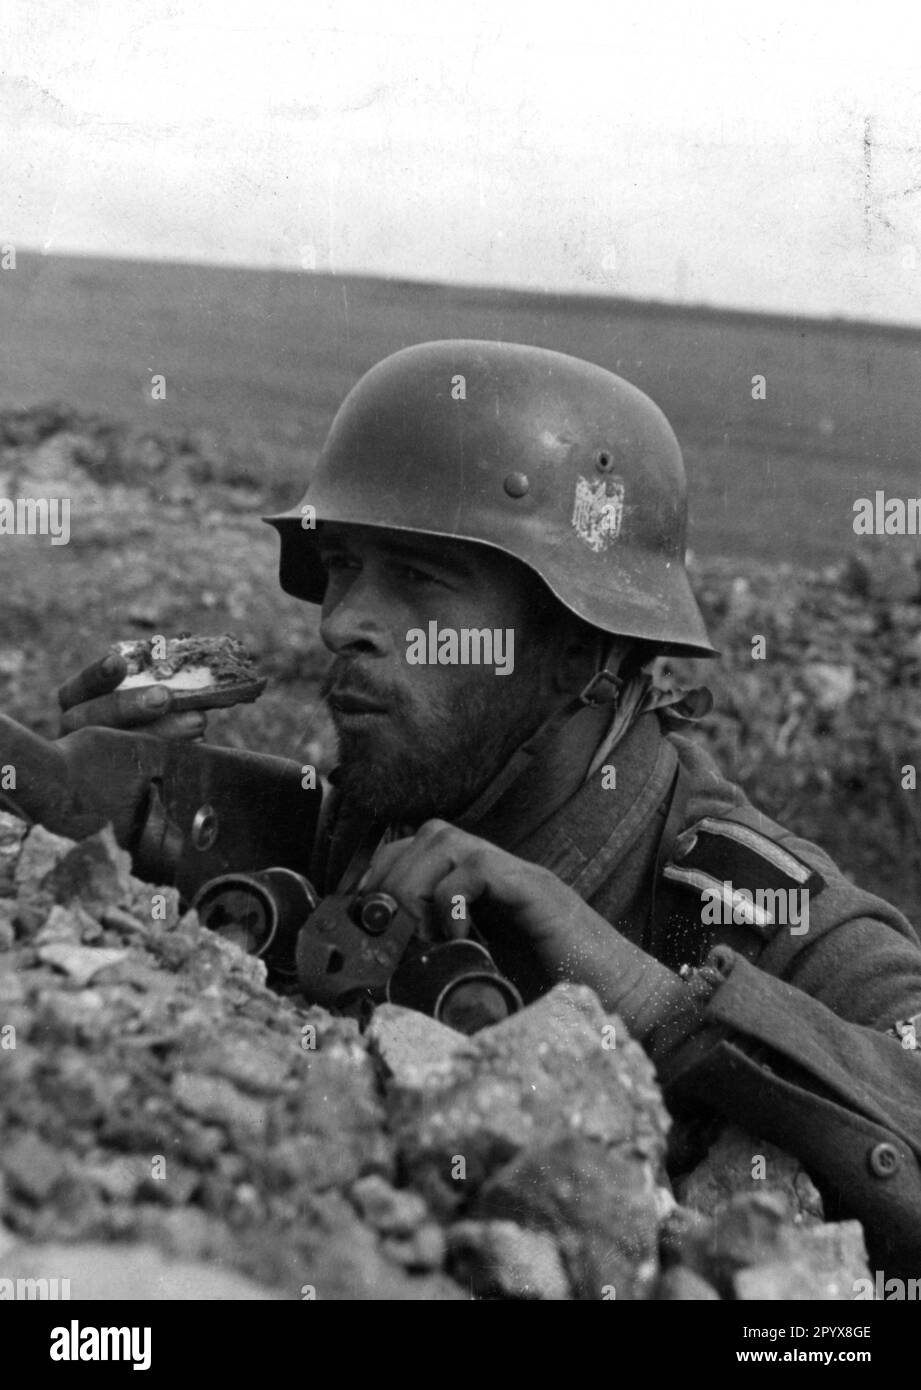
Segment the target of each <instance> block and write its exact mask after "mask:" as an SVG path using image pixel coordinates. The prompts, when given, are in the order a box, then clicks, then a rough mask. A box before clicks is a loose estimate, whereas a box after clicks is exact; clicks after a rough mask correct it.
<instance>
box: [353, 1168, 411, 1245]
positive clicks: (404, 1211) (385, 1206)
mask: <svg viewBox="0 0 921 1390" xmlns="http://www.w3.org/2000/svg"><path fill="white" fill-rule="evenodd" d="M349 1195H350V1196H351V1199H352V1201H353V1202H354V1204H355V1206H356V1207H357V1208H358V1211H359V1213H360V1214H361V1216H362V1218H363V1219H364V1220H365V1221H366V1222H367V1223H368V1225H369V1226H373V1227H374V1229H375V1230H376V1231H379V1232H380V1233H381V1234H382V1235H390V1236H408V1235H411V1234H412V1233H413V1231H416V1230H418V1228H419V1227H420V1226H421V1225H422V1224H423V1222H424V1221H426V1219H427V1218H428V1214H429V1213H428V1207H427V1206H426V1203H425V1201H424V1200H423V1199H422V1198H421V1197H420V1196H419V1195H418V1193H416V1192H401V1191H399V1190H398V1189H397V1188H395V1187H391V1185H390V1183H389V1182H388V1181H387V1180H386V1178H383V1177H381V1175H380V1174H379V1173H369V1174H368V1175H367V1176H366V1177H363V1178H359V1180H358V1181H357V1182H356V1183H354V1184H353V1186H352V1189H351V1192H350V1194H349Z"/></svg>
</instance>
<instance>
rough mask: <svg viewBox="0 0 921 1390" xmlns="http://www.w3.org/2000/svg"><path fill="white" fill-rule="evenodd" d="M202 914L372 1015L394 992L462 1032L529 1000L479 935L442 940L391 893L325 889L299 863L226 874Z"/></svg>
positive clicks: (331, 1005) (345, 1005) (321, 1000)
mask: <svg viewBox="0 0 921 1390" xmlns="http://www.w3.org/2000/svg"><path fill="white" fill-rule="evenodd" d="M192 906H193V907H194V908H195V910H196V911H197V913H198V915H199V918H200V919H201V921H202V923H203V924H204V925H205V926H206V927H209V928H210V929H211V930H212V931H216V932H217V933H218V934H219V935H220V936H223V937H225V938H226V939H227V940H230V941H235V942H236V943H237V944H238V945H240V946H242V947H243V949H244V950H246V951H249V952H250V953H251V954H253V955H256V956H260V957H262V959H264V960H265V963H266V965H267V967H268V968H269V970H271V971H273V972H275V973H276V974H277V975H278V976H280V977H282V978H284V979H288V980H293V979H297V981H298V983H299V985H300V988H301V991H302V993H303V995H304V997H305V999H306V1000H307V1001H308V1003H311V1004H322V1005H323V1006H324V1007H325V1008H328V1009H335V1010H336V1011H338V1012H340V1013H348V1014H353V1015H356V1016H358V1017H365V1016H367V1014H368V1012H369V1011H370V1009H371V1008H372V1007H373V1006H374V1005H375V1004H379V1003H382V1002H384V1001H389V1002H391V1003H394V1004H402V1005H403V1006H404V1007H406V1008H410V1009H418V1010H420V1011H421V1012H422V1013H427V1014H430V1015H431V1016H432V1017H433V1018H436V1019H438V1020H439V1021H440V1022H442V1023H445V1024H446V1025H447V1026H448V1027H450V1028H455V1029H457V1030H458V1031H459V1032H462V1033H475V1032H477V1030H478V1029H480V1028H485V1027H488V1026H489V1025H490V1024H493V1023H499V1022H501V1020H502V1019H503V1018H507V1017H508V1016H509V1015H510V1014H513V1013H515V1012H517V1010H518V1009H520V1008H521V1007H522V1003H521V996H520V995H519V993H518V990H517V989H516V988H515V986H514V985H513V984H512V983H511V981H509V980H507V979H506V978H505V977H504V976H503V975H501V974H500V973H499V970H498V968H497V967H496V964H495V962H494V960H493V959H492V956H491V955H490V954H489V951H488V950H487V949H486V947H485V946H484V945H483V944H482V942H480V941H477V940H471V939H470V938H465V939H464V940H459V941H458V940H454V941H437V940H431V939H429V933H428V932H423V931H420V927H422V926H423V924H420V923H419V922H417V921H416V920H415V919H414V918H412V917H410V916H409V914H408V913H406V912H404V911H403V909H402V908H401V907H400V905H399V903H398V902H397V901H396V899H395V898H393V897H391V896H390V895H389V894H388V893H378V892H371V893H361V894H355V895H351V894H333V895H331V896H329V897H326V898H320V896H319V895H318V893H317V892H316V890H315V889H314V887H313V885H312V884H311V883H310V881H309V880H308V879H306V878H304V877H303V876H302V875H301V874H297V873H294V871H293V870H291V869H265V870H263V871H262V872H260V873H253V874H222V875H221V877H220V878H214V879H211V880H210V882H208V883H206V884H205V885H204V886H203V887H202V888H201V889H200V890H199V892H198V893H197V894H196V896H195V899H194V901H193V903H192Z"/></svg>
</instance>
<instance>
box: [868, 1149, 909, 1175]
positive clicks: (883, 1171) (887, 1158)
mask: <svg viewBox="0 0 921 1390" xmlns="http://www.w3.org/2000/svg"><path fill="white" fill-rule="evenodd" d="M901 1163H902V1160H901V1158H900V1157H899V1151H898V1149H897V1148H896V1147H895V1145H894V1144H874V1146H873V1148H872V1149H871V1150H870V1172H871V1173H873V1174H875V1176H876V1177H878V1178H891V1177H892V1174H893V1173H894V1172H896V1170H897V1169H898V1168H899V1167H900V1166H901Z"/></svg>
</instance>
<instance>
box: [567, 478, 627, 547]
mask: <svg viewBox="0 0 921 1390" xmlns="http://www.w3.org/2000/svg"><path fill="white" fill-rule="evenodd" d="M623 517H624V483H623V479H622V478H611V477H608V478H599V479H597V480H596V481H595V482H591V481H589V479H588V478H586V477H584V476H581V477H579V478H578V480H577V481H576V494H575V500H574V502H573V509H572V524H573V529H574V530H575V533H576V535H577V536H578V537H579V539H580V540H582V541H584V542H585V544H586V545H587V546H588V547H589V549H590V550H594V551H596V552H600V551H602V550H606V549H607V548H608V546H609V545H610V544H611V542H612V541H615V540H617V537H618V536H619V535H620V527H621V522H622V521H623Z"/></svg>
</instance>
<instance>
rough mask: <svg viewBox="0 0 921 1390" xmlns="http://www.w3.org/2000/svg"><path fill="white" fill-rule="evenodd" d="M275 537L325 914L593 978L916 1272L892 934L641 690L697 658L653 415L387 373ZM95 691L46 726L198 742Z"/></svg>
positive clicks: (532, 986)
mask: <svg viewBox="0 0 921 1390" xmlns="http://www.w3.org/2000/svg"><path fill="white" fill-rule="evenodd" d="M270 520H271V522H272V524H273V525H274V526H275V527H276V528H277V529H278V531H279V533H280V535H281V584H282V587H283V588H284V589H285V590H286V591H287V592H288V593H289V594H293V595H294V596H295V597H297V598H299V599H303V600H306V601H307V602H310V603H317V604H322V626H321V634H322V637H323V641H324V642H325V644H326V645H327V647H328V648H329V649H330V651H331V652H332V653H333V658H334V659H333V662H332V665H331V668H330V671H329V674H328V677H327V679H326V682H325V685H324V695H325V697H326V699H327V701H328V704H329V707H330V709H331V712H332V717H333V720H334V723H335V726H336V729H337V732H338V735H339V740H340V749H339V752H340V761H339V767H338V769H337V771H336V773H335V774H334V775H333V776H332V777H331V779H330V780H331V783H332V786H331V789H330V792H329V795H328V797H327V798H326V801H325V803H324V810H323V818H322V825H321V828H320V831H319V833H318V834H317V835H316V837H315V843H314V846H313V853H312V864H311V877H312V878H313V880H314V881H315V882H316V883H317V884H318V885H319V887H320V888H321V890H323V891H331V890H332V889H334V888H336V886H337V885H339V884H341V883H342V882H343V879H344V876H350V881H352V882H355V883H358V884H360V885H361V886H362V887H363V888H365V889H380V890H382V891H386V892H388V893H390V894H392V895H393V896H394V897H395V898H396V899H397V900H398V902H399V903H401V904H402V905H403V906H404V907H405V908H407V909H408V910H410V911H412V912H418V911H420V910H421V909H422V907H423V906H431V905H432V904H434V905H435V908H436V910H437V911H440V913H441V914H442V917H443V919H444V921H445V922H446V923H448V922H449V920H451V919H452V913H451V911H450V909H451V908H452V905H456V904H457V903H458V902H461V903H463V904H465V905H469V907H470V910H471V914H472V915H474V916H475V917H476V920H477V922H478V924H479V925H480V926H481V927H482V928H484V932H485V935H486V936H487V938H488V941H489V944H490V947H491V949H492V951H493V954H494V955H495V957H496V959H497V962H498V964H499V966H500V967H501V968H502V969H503V970H504V971H505V973H506V974H507V975H508V976H509V977H510V978H511V979H512V980H513V981H514V982H515V983H516V984H517V985H518V987H519V988H520V990H521V992H522V993H523V995H524V996H525V998H526V999H527V998H533V997H534V995H535V994H537V993H539V992H540V991H541V990H544V989H546V988H548V987H549V986H550V985H551V984H552V983H553V982H555V981H558V980H561V979H568V980H575V981H579V982H582V983H584V984H587V985H590V986H591V987H592V988H593V989H594V990H596V991H597V993H598V995H599V996H600V998H601V1001H602V1003H603V1005H604V1006H605V1008H606V1009H608V1010H610V1011H611V1012H616V1013H618V1014H619V1015H620V1016H621V1017H622V1018H623V1019H624V1021H625V1023H626V1025H627V1027H628V1029H629V1030H630V1032H631V1033H632V1034H633V1036H634V1037H636V1038H637V1039H638V1040H639V1041H640V1042H641V1043H642V1044H643V1045H644V1047H645V1048H646V1049H647V1051H648V1052H649V1054H650V1055H651V1057H652V1058H653V1059H654V1061H655V1062H656V1064H657V1067H658V1070H659V1075H660V1078H661V1081H662V1083H663V1086H664V1089H665V1095H666V1099H667V1101H668V1103H669V1106H670V1108H671V1109H672V1110H673V1112H675V1113H677V1114H679V1115H682V1114H694V1113H700V1112H702V1111H706V1112H707V1113H710V1114H712V1113H714V1112H716V1113H717V1114H718V1115H720V1116H723V1117H726V1118H729V1119H731V1120H733V1121H735V1122H737V1123H739V1124H741V1125H743V1126H745V1127H746V1128H748V1129H749V1130H751V1131H753V1132H755V1133H756V1134H758V1135H761V1136H763V1137H764V1138H765V1139H767V1140H769V1141H773V1142H775V1143H777V1144H778V1145H780V1146H781V1147H783V1148H785V1149H787V1150H789V1151H791V1152H792V1153H794V1154H796V1155H797V1156H798V1157H799V1158H800V1160H801V1161H802V1162H803V1164H804V1165H805V1166H806V1167H807V1168H808V1169H809V1171H810V1172H811V1173H812V1174H813V1175H814V1176H815V1178H816V1180H817V1181H818V1182H819V1184H820V1186H821V1188H822V1190H823V1192H824V1195H825V1197H826V1201H827V1204H828V1209H829V1211H830V1213H831V1214H834V1215H838V1216H843V1215H853V1216H857V1217H859V1218H860V1219H861V1220H862V1221H863V1222H864V1225H865V1228H866V1231H867V1234H868V1239H869V1242H870V1248H871V1252H872V1256H873V1259H874V1260H875V1261H876V1262H877V1263H878V1265H879V1266H880V1267H882V1268H884V1269H885V1270H886V1271H887V1272H892V1273H896V1272H897V1271H899V1270H903V1271H908V1272H909V1273H911V1274H917V1272H918V1270H919V1267H921V1266H919V1262H921V1169H919V1158H921V1084H919V1083H921V1057H919V1055H918V1053H917V1050H916V1037H915V1026H914V1022H913V1020H914V1021H915V1022H921V1018H919V1012H921V949H919V943H918V939H917V937H916V935H915V933H914V931H913V929H912V927H911V926H910V925H909V923H908V922H907V921H906V920H905V919H904V918H903V917H902V916H901V915H900V914H899V913H898V912H897V911H895V910H894V909H893V908H892V907H890V906H889V905H887V904H886V903H885V902H883V901H882V900H880V899H879V898H876V897H874V896H872V895H870V894H869V893H865V892H862V891H861V890H859V889H858V888H856V887H854V886H853V885H852V884H851V883H850V882H849V881H848V880H847V879H845V877H844V876H843V875H842V873H841V872H840V871H839V870H838V869H837V868H836V867H835V865H834V864H833V863H832V862H831V860H830V859H829V858H828V857H827V855H826V854H824V853H823V851H822V850H821V849H819V848H817V847H816V846H815V845H813V844H810V843H809V842H807V841H805V840H802V839H799V838H798V837H797V836H795V835H793V834H791V833H790V832H789V831H787V830H785V829H784V828H782V827H781V826H780V825H778V824H776V823H775V822H773V821H772V820H770V819H768V818H767V817H766V816H764V815H762V814H760V813H759V812H758V811H757V810H756V809H755V808H754V807H753V806H752V805H751V803H750V802H749V801H748V799H747V798H746V797H745V796H744V794H743V793H742V792H741V791H740V789H739V788H738V787H736V786H734V785H733V784H732V783H730V782H729V781H727V780H726V779H725V778H724V777H723V776H722V775H721V773H720V772H719V770H718V769H717V767H716V765H715V764H714V762H713V761H712V759H711V758H710V757H709V755H708V754H707V753H706V752H705V751H704V750H703V748H702V747H701V746H700V744H699V743H697V742H694V741H692V740H690V739H689V738H688V737H687V736H686V734H683V733H682V732H681V726H682V724H684V723H686V721H687V720H688V719H689V718H692V717H693V716H694V715H695V713H697V712H699V711H700V709H701V708H702V705H701V701H700V697H697V696H694V695H693V694H692V695H690V696H688V695H685V696H684V697H683V698H682V697H679V696H672V697H667V696H664V695H662V694H661V693H657V692H656V691H655V690H654V689H653V687H652V685H651V682H650V680H649V677H648V675H647V674H645V673H644V669H643V668H644V667H645V666H647V665H648V663H649V660H650V658H651V657H653V656H654V655H657V654H660V653H674V654H683V655H691V656H702V657H709V656H712V655H714V654H715V653H714V652H713V648H712V647H711V645H710V642H709V640H708V637H707V633H706V630H705V626H704V623H703V620H702V618H701V615H700V613H699V611H698V608H697V605H696V603H695V600H694V598H693V596H692V593H691V590H690V586H689V583H688V579H687V576H686V573H685V569H684V546H685V522H686V505H685V479H684V471H683V465H682V460H681V454H680V450H679V447H678V443H677V441H676V439H675V436H674V434H673V433H672V430H671V428H670V426H669V424H668V422H667V421H666V419H665V417H664V416H663V415H662V413H661V412H660V411H659V409H658V408H657V407H656V406H655V405H654V404H653V402H652V401H651V400H649V399H648V398H647V397H646V396H645V395H643V394H642V392H640V391H638V390H637V389H635V388H634V387H633V386H631V385H629V384H628V383H627V382H625V381H623V380H621V379H620V378H618V377H616V376H614V375H612V374H611V373H610V372H607V371H605V370H603V369H601V368H600V367H597V366H593V365H590V364H589V363H586V362H582V361H579V360H577V359H575V358H572V357H567V356H563V355H561V354H558V353H554V352H549V351H544V350H542V349H538V348H533V347H520V346H514V345H510V344H502V343H488V342H464V341H458V342H441V343H430V344H423V345H420V346H416V347H412V348H408V349H406V350H404V351H402V352H398V353H396V354H395V355H394V356H392V357H389V358H387V359H386V360H385V361H384V362H382V363H380V364H379V365H378V366H376V367H375V368H374V369H373V370H372V371H370V372H369V373H368V374H367V375H366V376H364V377H363V378H362V379H361V381H359V383H358V384H357V385H356V386H355V388H354V389H353V390H352V392H351V393H350V395H349V396H348V397H347V399H346V401H345V402H344V404H343V405H342V407H341V409H340V411H339V413H338V414H337V416H336V419H335V421H334V423H333V425H332V428H331V431H330V434H329V437H328V440H327V442H326V445H325V448H324V450H323V453H322V456H321V458H320V461H319V464H318V466H317V468H316V471H315V473H314V475H313V477H312V479H311V482H310V486H309V488H308V491H307V495H306V498H305V500H304V503H303V504H301V505H300V506H298V507H295V508H294V509H293V510H292V511H291V512H289V513H286V514H284V515H282V516H277V517H273V518H270ZM463 632H467V633H468V634H469V633H473V634H476V635H477V636H476V637H475V638H474V639H473V640H474V641H475V642H478V643H479V644H480V645H479V647H478V648H476V652H477V655H479V656H482V655H483V653H484V652H485V651H486V646H485V636H484V634H495V635H502V634H504V635H505V637H506V639H508V640H507V643H506V649H505V650H506V652H507V653H508V652H512V651H513V653H514V659H513V662H511V663H510V662H508V661H507V662H506V669H505V671H504V673H500V672H499V671H498V669H497V667H496V663H495V662H494V663H493V665H492V666H490V665H489V664H488V663H487V662H485V661H484V660H482V659H481V660H477V659H476V656H472V655H471V653H472V652H473V651H474V647H473V646H472V645H471V643H470V642H468V645H467V648H466V650H467V653H468V657H469V658H470V659H468V661H467V662H466V663H462V662H460V661H458V660H457V654H458V652H460V651H461V650H462V648H461V647H460V646H459V645H458V634H462V633H463ZM419 634H422V635H423V636H428V637H430V638H431V640H430V641H429V642H428V645H427V647H425V644H423V649H420V648H419V646H418V643H419V640H420V638H419ZM452 635H453V637H452ZM412 642H415V643H416V644H417V645H416V648H415V651H416V658H417V659H416V660H414V661H409V660H407V655H408V652H409V650H410V645H411V643H412ZM509 643H510V644H511V645H509ZM420 650H422V656H421V657H420ZM452 656H453V657H454V661H455V663H456V664H452ZM120 674H121V673H120V671H119V670H118V668H117V665H116V668H115V670H114V672H111V673H110V674H109V675H104V674H102V673H101V669H100V666H99V664H97V665H96V666H94V667H93V668H90V670H89V671H88V672H85V673H83V675H82V676H81V677H78V678H77V679H76V680H75V681H72V682H70V683H69V685H68V686H67V687H66V689H65V690H64V692H63V695H62V703H63V705H64V707H65V715H64V729H65V731H67V730H74V729H77V728H80V727H82V726H84V725H88V724H113V725H121V726H123V727H124V726H125V725H131V724H135V723H141V722H144V721H145V720H146V721H148V722H147V728H148V729H153V730H159V731H160V732H162V733H163V734H164V735H168V736H172V737H188V736H195V735H196V734H198V733H200V729H201V725H200V721H199V716H196V715H192V716H172V717H171V716H169V715H167V717H166V719H159V718H158V722H157V723H150V722H149V720H150V718H151V715H152V713H153V712H151V711H147V712H146V713H145V712H144V711H143V710H142V708H141V707H140V705H139V704H138V702H137V701H138V699H139V698H140V697H137V696H136V695H134V694H133V693H132V694H128V693H125V694H123V695H122V694H120V695H118V696H115V695H113V694H112V693H111V691H112V689H113V687H114V685H115V684H116V683H117V681H118V679H119V676H120ZM157 713H158V715H159V713H160V712H157ZM369 824H370V825H371V826H372V828H373V835H372V837H371V839H370V840H369V838H368V827H369ZM362 846H364V847H365V849H364V850H363V849H362ZM785 904H787V905H789V907H790V910H789V912H785V911H784V910H782V909H783V907H784V905H785ZM455 915H456V914H455Z"/></svg>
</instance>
